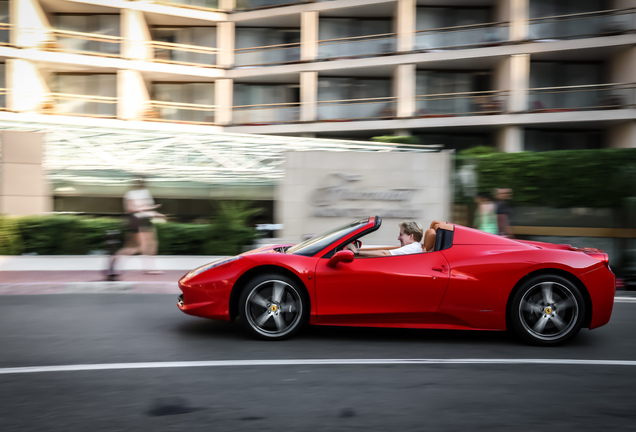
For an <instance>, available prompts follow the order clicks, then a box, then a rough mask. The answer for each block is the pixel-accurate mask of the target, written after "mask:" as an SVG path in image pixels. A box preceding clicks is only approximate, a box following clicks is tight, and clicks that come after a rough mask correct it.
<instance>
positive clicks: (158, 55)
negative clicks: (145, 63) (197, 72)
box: [147, 41, 219, 67]
mask: <svg viewBox="0 0 636 432" xmlns="http://www.w3.org/2000/svg"><path fill="white" fill-rule="evenodd" d="M147 44H148V45H149V46H150V47H151V48H152V49H153V53H154V57H153V58H152V61H154V62H158V63H170V64H180V65H187V66H200V67H216V55H217V54H218V52H219V49H218V48H208V47H202V46H197V45H184V44H176V43H170V42H158V41H150V42H147Z"/></svg>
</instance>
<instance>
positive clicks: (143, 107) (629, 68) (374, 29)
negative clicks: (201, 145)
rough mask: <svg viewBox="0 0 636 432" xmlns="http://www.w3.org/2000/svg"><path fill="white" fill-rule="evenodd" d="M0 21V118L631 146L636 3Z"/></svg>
mask: <svg viewBox="0 0 636 432" xmlns="http://www.w3.org/2000/svg"><path fill="white" fill-rule="evenodd" d="M0 21H1V24H0V44H1V46H0V57H1V61H2V63H0V88H2V92H1V93H2V99H1V100H0V104H1V105H2V108H3V109H4V110H5V111H6V112H5V113H0V114H3V117H0V119H1V118H10V119H11V120H17V121H19V120H20V119H29V120H31V121H32V120H34V119H36V120H37V118H38V116H40V115H47V116H63V117H65V118H67V119H68V118H69V117H70V116H73V117H74V118H75V119H76V121H77V122H78V123H80V124H85V123H86V121H87V118H90V119H91V120H90V121H91V124H104V125H108V126H109V127H117V124H118V123H117V122H130V121H135V122H143V124H150V125H151V126H149V127H151V128H152V127H156V125H155V126H153V124H155V123H173V124H175V123H178V124H181V125H184V124H185V125H192V126H193V127H195V128H196V129H199V128H198V127H196V126H200V125H206V126H208V127H213V128H215V129H214V130H215V131H221V132H237V133H258V134H273V135H291V136H305V137H317V138H323V137H325V138H344V139H355V140H358V139H363V140H368V139H369V138H371V137H373V136H377V135H385V134H399V135H413V136H416V137H418V138H419V142H420V143H422V144H431V143H435V144H443V145H445V146H446V147H448V148H457V149H462V148H466V147H470V146H474V145H479V144H488V145H496V146H498V147H499V148H500V149H501V150H504V151H521V150H535V151H541V150H553V149H578V148H599V147H636V120H635V118H636V115H635V111H634V98H635V82H636V34H635V32H634V31H635V30H636V0H558V1H556V0H444V1H439V0H365V1H361V0H329V1H313V2H307V1H303V2H297V3H293V0H218V1H216V0H181V1H179V0H171V1H159V0H157V1H152V0H142V1H125V0H9V1H7V0H5V1H0ZM98 120H109V121H101V122H99V121H98ZM201 130H203V129H201Z"/></svg>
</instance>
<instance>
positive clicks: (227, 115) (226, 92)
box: [214, 78, 234, 125]
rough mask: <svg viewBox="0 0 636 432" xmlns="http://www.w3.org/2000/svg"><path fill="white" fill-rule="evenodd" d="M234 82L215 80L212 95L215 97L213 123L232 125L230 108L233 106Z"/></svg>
mask: <svg viewBox="0 0 636 432" xmlns="http://www.w3.org/2000/svg"><path fill="white" fill-rule="evenodd" d="M233 86H234V80H231V79H227V78H226V79H219V80H216V83H215V87H214V94H215V97H216V115H215V119H216V120H215V123H216V124H218V125H228V124H230V123H232V106H234V99H233V98H234V92H233V90H234V88H233Z"/></svg>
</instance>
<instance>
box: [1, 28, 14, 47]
mask: <svg viewBox="0 0 636 432" xmlns="http://www.w3.org/2000/svg"><path fill="white" fill-rule="evenodd" d="M12 27H13V26H12V25H11V24H9V23H4V22H0V46H7V45H10V44H11V28H12Z"/></svg>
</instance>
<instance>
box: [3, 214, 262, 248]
mask: <svg viewBox="0 0 636 432" xmlns="http://www.w3.org/2000/svg"><path fill="white" fill-rule="evenodd" d="M235 210H237V208H236V207H232V208H229V209H227V208H226V209H225V210H223V211H228V212H231V211H235ZM254 212H255V211H247V212H245V211H244V212H243V213H235V214H223V212H221V213H220V214H219V215H218V216H217V218H216V220H215V221H214V222H213V223H208V224H182V223H174V222H166V223H161V224H157V225H156V228H157V237H158V240H159V250H158V253H159V254H160V255H229V254H236V253H240V252H242V251H243V250H245V249H246V248H250V247H251V246H252V244H253V243H254V240H255V239H256V237H257V236H258V233H257V231H256V230H255V229H254V228H252V227H250V226H248V225H247V217H245V216H246V215H249V214H253V213H254ZM229 220H230V221H231V223H228V221H229ZM125 228H126V224H125V221H124V220H123V219H114V218H84V217H80V216H58V215H51V216H25V217H0V255H20V254H38V255H84V254H87V253H89V252H91V251H107V249H108V248H107V245H106V240H107V238H106V233H107V231H111V230H119V232H120V234H119V236H118V237H117V238H118V240H119V241H120V245H122V244H123V243H124V242H125V239H126V232H125Z"/></svg>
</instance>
